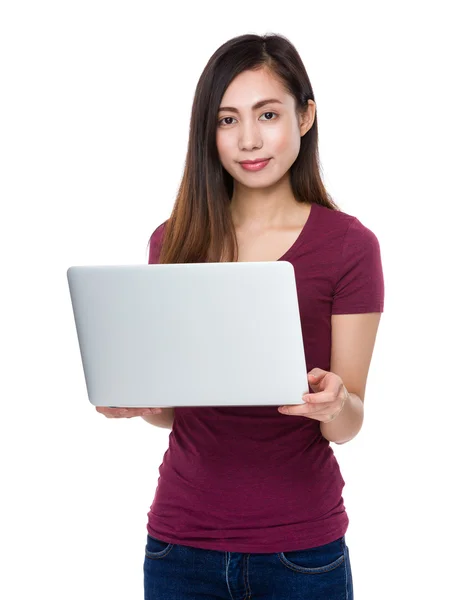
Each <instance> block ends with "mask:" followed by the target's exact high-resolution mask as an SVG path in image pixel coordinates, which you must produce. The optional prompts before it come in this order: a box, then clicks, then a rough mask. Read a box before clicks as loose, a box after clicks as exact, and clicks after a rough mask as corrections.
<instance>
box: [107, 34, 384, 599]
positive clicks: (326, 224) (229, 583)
mask: <svg viewBox="0 0 475 600" xmlns="http://www.w3.org/2000/svg"><path fill="white" fill-rule="evenodd" d="M236 260H237V261H273V260H285V261H289V262H291V263H292V265H293V266H294V269H295V274H296V280H297V292H298V299H299V308H300V316H301V323H302V330H303V338H304V348H305V356H306V362H307V371H308V383H309V390H308V391H309V393H308V394H306V395H305V396H304V399H305V403H304V404H300V405H290V406H288V407H280V408H276V407H269V406H255V407H241V406H229V407H227V406H222V407H177V408H176V409H174V408H163V409H114V410H112V409H105V408H104V409H98V410H99V411H100V412H102V413H103V414H105V415H106V416H108V417H130V416H137V415H140V416H142V417H143V418H144V419H145V420H146V421H147V422H148V423H151V424H153V425H157V426H159V427H168V428H170V429H171V434H170V437H169V448H168V450H167V452H166V453H165V455H164V459H163V462H162V464H161V465H160V468H159V474H160V477H159V480H158V485H157V489H156V494H155V498H154V500H153V503H152V505H151V507H150V512H149V513H148V524H147V531H148V533H147V541H146V548H145V562H144V587H145V599H146V600H155V599H160V600H172V599H173V600H177V599H179V600H188V599H189V600H192V599H195V598H196V599H198V598H206V599H208V598H209V599H211V598H217V599H218V598H221V599H223V600H224V599H228V600H244V599H252V598H256V599H257V598H262V599H269V600H270V599H271V598H272V599H274V600H279V599H282V600H289V599H290V598H299V599H300V600H306V599H308V600H310V599H312V600H313V599H315V598H322V599H323V598H324V599H325V600H332V599H337V598H338V599H339V600H340V599H342V598H347V599H348V598H349V599H352V598H353V585H352V573H351V566H350V559H349V552H348V546H347V545H346V542H345V533H346V531H347V528H348V523H349V521H348V516H347V513H346V510H345V506H344V503H343V497H342V490H343V487H344V485H345V482H344V480H343V478H342V476H341V473H340V469H339V465H338V463H337V460H336V457H335V456H334V453H333V450H332V448H331V446H330V442H334V443H336V444H343V443H346V442H348V441H350V440H352V439H353V438H354V437H355V436H356V435H357V433H358V432H359V431H360V429H361V426H362V423H363V412H364V409H363V400H364V394H365V387H366V380H367V377H368V371H369V366H370V361H371V357H372V353H373V348H374V344H375V339H376V334H377V329H378V325H379V321H380V317H381V313H382V312H383V303H384V281H383V271H382V264H381V256H380V247H379V243H378V240H377V238H376V236H375V235H374V233H373V232H372V231H371V230H369V229H368V228H367V227H365V226H364V225H363V224H362V223H361V222H360V221H359V220H358V219H357V218H356V217H354V216H351V215H349V214H347V213H344V212H342V211H341V210H340V209H339V208H338V207H337V205H336V204H335V203H334V202H333V201H332V200H331V198H330V196H329V194H328V193H327V192H326V190H325V188H324V185H323V183H322V178H321V175H320V166H319V158H318V130H317V120H316V105H315V100H314V94H313V91H312V87H311V85H310V81H309V78H308V75H307V72H306V70H305V68H304V65H303V64H302V60H301V58H300V56H299V54H298V53H297V51H296V49H295V48H294V46H293V45H292V44H291V43H290V42H289V41H288V40H287V39H286V38H285V37H283V36H279V35H265V36H262V37H261V36H258V35H243V36H240V37H237V38H234V39H231V40H230V41H228V42H226V43H225V44H224V45H222V46H221V47H220V48H219V49H218V50H217V51H216V52H215V53H214V54H213V56H212V57H211V59H210V60H209V62H208V64H207V65H206V67H205V69H204V71H203V73H202V75H201V77H200V80H199V82H198V85H197V89H196V93H195V97H194V101H193V111H192V116H191V126H190V140H189V145H188V153H187V157H186V166H185V170H184V175H183V179H182V182H181V186H180V189H179V193H178V196H177V198H176V201H175V205H174V208H173V211H172V214H171V216H170V218H169V219H168V220H167V221H165V222H164V223H162V224H161V225H160V226H159V227H157V228H156V229H155V231H154V232H153V234H152V236H151V239H150V256H149V263H185V262H206V261H211V262H220V261H236ZM276 327H278V323H276ZM239 376H240V375H239V371H238V370H236V366H235V365H233V364H230V365H229V385H233V379H234V378H236V377H239ZM183 377H184V380H185V381H186V373H184V374H183ZM275 377H279V373H275ZM187 393H189V394H193V382H192V381H189V382H187ZM225 396H226V390H223V404H225Z"/></svg>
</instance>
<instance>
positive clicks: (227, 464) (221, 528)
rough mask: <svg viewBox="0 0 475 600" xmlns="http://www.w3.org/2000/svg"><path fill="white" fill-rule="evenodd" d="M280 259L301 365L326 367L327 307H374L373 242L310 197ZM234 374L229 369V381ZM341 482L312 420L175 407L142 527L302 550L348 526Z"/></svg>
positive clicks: (377, 278)
mask: <svg viewBox="0 0 475 600" xmlns="http://www.w3.org/2000/svg"><path fill="white" fill-rule="evenodd" d="M166 223H167V222H166V221H165V223H162V224H161V225H160V226H159V227H158V228H157V229H156V230H155V231H154V233H153V236H152V239H151V244H150V256H149V263H158V254H159V250H160V243H161V239H162V235H163V228H164V226H165V225H166ZM279 260H286V261H289V262H290V263H292V265H293V266H294V269H295V275H296V282H297V295H298V300H299V309H300V318H301V323H302V333H303V341H304V349H305V358H306V364H307V372H308V371H310V370H311V369H313V368H315V367H319V368H321V369H324V370H326V371H329V370H330V356H331V315H332V314H352V313H370V312H383V305H384V280H383V270H382V263H381V255H380V247H379V242H378V239H377V238H376V236H375V234H374V233H373V232H372V231H371V230H370V229H368V228H367V227H365V226H364V225H363V224H362V223H361V222H360V221H359V220H358V219H357V218H356V217H354V216H351V215H349V214H347V213H344V212H342V211H335V210H331V209H329V208H327V207H325V206H321V205H320V204H315V203H314V204H312V210H311V212H310V216H309V218H308V220H307V222H306V224H305V226H304V228H303V230H302V232H301V233H300V235H299V237H298V238H297V240H296V241H295V243H294V244H293V246H292V247H291V248H290V249H289V250H288V251H287V252H286V253H285V254H284V255H283V256H282V257H281V258H279ZM184 376H185V377H186V374H184ZM275 376H276V377H278V376H279V374H278V373H276V374H275ZM234 377H239V373H236V372H235V368H234V367H232V368H231V369H230V372H229V385H232V384H233V378H234ZM189 385H190V389H192V387H193V382H190V384H189ZM312 391H313V390H312V389H311V388H310V387H309V392H312ZM225 394H226V390H223V398H224V400H225ZM344 485H345V481H344V480H343V477H342V476H341V473H340V469H339V465H338V462H337V459H336V457H335V455H334V453H333V450H332V448H331V446H330V443H329V442H328V440H326V439H325V438H324V437H323V436H322V435H321V433H320V422H319V421H316V420H313V419H308V418H306V417H302V416H296V415H294V416H289V415H283V414H281V413H279V412H278V410H277V407H276V406H251V407H249V406H222V407H191V406H190V407H176V408H175V420H174V423H173V429H172V431H171V432H170V435H169V447H168V449H167V450H166V452H165V454H164V457H163V462H162V464H161V465H160V467H159V478H158V485H157V488H156V493H155V497H154V500H153V503H152V505H151V507H150V512H149V513H148V523H147V530H148V533H149V534H150V535H151V536H153V537H156V538H158V539H160V540H163V541H165V542H171V543H175V544H182V545H185V546H192V547H195V548H204V549H211V550H220V551H228V552H248V553H255V552H256V553H257V552H259V553H274V552H285V551H288V552H290V551H293V550H304V549H306V548H311V547H314V546H320V545H322V544H327V543H329V542H332V541H334V540H336V539H338V538H339V537H342V536H343V535H344V534H345V533H346V531H347V528H348V523H349V520H348V516H347V513H346V510H345V505H344V502H343V497H342V490H343V487H344Z"/></svg>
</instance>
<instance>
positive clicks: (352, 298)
mask: <svg viewBox="0 0 475 600" xmlns="http://www.w3.org/2000/svg"><path fill="white" fill-rule="evenodd" d="M383 310H384V275H383V266H382V262H381V250H380V245H379V241H378V238H377V237H376V235H375V234H374V233H373V232H372V231H371V230H370V229H368V228H367V227H365V226H364V225H363V224H362V223H361V222H360V221H359V220H358V219H357V218H356V217H355V218H354V220H353V221H352V222H351V224H350V226H349V227H348V229H347V232H346V235H345V238H344V240H343V247H342V252H341V257H340V264H339V269H338V275H337V280H336V282H335V286H334V291H333V306H332V314H334V315H343V314H355V313H369V312H381V313H382V312H383Z"/></svg>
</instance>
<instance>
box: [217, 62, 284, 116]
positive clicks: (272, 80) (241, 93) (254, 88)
mask: <svg viewBox="0 0 475 600" xmlns="http://www.w3.org/2000/svg"><path fill="white" fill-rule="evenodd" d="M264 98H276V99H278V100H280V101H281V102H282V103H284V105H287V106H289V107H290V106H292V104H293V97H292V96H291V95H290V94H288V92H287V91H286V90H285V89H284V87H283V86H282V83H281V82H280V81H279V80H278V79H277V78H276V77H275V76H274V75H273V74H272V73H270V72H269V71H268V70H267V69H260V70H259V71H243V72H242V73H239V75H237V76H236V77H235V78H234V79H233V80H232V81H231V83H230V84H229V86H228V88H227V89H226V91H225V92H224V95H223V97H222V99H221V102H220V106H233V107H235V108H237V109H238V110H248V109H249V110H250V109H251V107H252V106H253V105H254V104H255V103H256V102H259V100H262V99H264Z"/></svg>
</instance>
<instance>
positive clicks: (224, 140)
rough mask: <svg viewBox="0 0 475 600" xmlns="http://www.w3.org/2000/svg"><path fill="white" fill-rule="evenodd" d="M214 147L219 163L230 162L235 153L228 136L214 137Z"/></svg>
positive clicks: (233, 145)
mask: <svg viewBox="0 0 475 600" xmlns="http://www.w3.org/2000/svg"><path fill="white" fill-rule="evenodd" d="M216 147H217V149H218V155H219V158H220V160H221V162H223V163H226V162H229V161H230V160H231V157H232V155H233V154H232V153H233V152H235V150H236V147H235V144H234V143H232V141H231V139H230V136H220V135H217V136H216Z"/></svg>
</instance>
